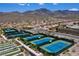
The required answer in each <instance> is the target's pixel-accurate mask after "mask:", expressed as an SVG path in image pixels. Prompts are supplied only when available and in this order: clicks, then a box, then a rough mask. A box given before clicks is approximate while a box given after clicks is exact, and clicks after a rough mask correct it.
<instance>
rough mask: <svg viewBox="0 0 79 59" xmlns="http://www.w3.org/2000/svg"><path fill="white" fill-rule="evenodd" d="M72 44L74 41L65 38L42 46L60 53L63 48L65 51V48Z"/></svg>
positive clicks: (51, 51) (50, 51) (53, 52)
mask: <svg viewBox="0 0 79 59" xmlns="http://www.w3.org/2000/svg"><path fill="white" fill-rule="evenodd" d="M71 45H72V43H70V42H67V41H63V40H57V41H54V42H52V43H50V44H47V45H43V46H41V47H40V48H41V49H42V50H44V51H46V52H48V53H51V54H57V53H60V52H61V51H62V50H63V51H64V50H65V48H68V47H69V46H71Z"/></svg>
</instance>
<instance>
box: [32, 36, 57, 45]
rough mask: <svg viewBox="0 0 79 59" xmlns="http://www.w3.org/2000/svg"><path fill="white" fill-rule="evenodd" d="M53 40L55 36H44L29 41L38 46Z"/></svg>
mask: <svg viewBox="0 0 79 59" xmlns="http://www.w3.org/2000/svg"><path fill="white" fill-rule="evenodd" d="M54 40H55V38H52V37H45V38H42V39H40V40H34V41H32V42H31V44H33V45H37V46H40V45H43V44H46V43H49V42H52V41H54Z"/></svg>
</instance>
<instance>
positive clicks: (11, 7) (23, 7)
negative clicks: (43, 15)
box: [0, 3, 79, 12]
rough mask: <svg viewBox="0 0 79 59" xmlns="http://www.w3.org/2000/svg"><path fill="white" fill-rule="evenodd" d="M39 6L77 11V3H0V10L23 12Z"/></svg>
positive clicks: (52, 9) (78, 8)
mask: <svg viewBox="0 0 79 59" xmlns="http://www.w3.org/2000/svg"><path fill="white" fill-rule="evenodd" d="M40 8H46V9H48V10H51V11H55V10H72V11H78V10H79V3H0V12H15V11H18V12H25V11H31V10H36V9H40Z"/></svg>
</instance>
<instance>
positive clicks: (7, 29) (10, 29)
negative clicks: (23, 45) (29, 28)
mask: <svg viewBox="0 0 79 59" xmlns="http://www.w3.org/2000/svg"><path fill="white" fill-rule="evenodd" d="M3 31H4V32H5V33H8V32H14V31H16V29H13V28H5V29H3Z"/></svg>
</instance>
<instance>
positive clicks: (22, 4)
mask: <svg viewBox="0 0 79 59" xmlns="http://www.w3.org/2000/svg"><path fill="white" fill-rule="evenodd" d="M18 5H21V6H24V5H26V4H25V3H20V4H18Z"/></svg>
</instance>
